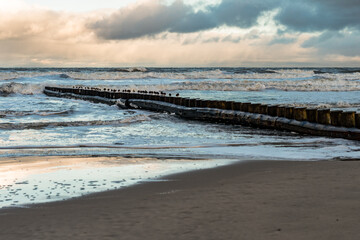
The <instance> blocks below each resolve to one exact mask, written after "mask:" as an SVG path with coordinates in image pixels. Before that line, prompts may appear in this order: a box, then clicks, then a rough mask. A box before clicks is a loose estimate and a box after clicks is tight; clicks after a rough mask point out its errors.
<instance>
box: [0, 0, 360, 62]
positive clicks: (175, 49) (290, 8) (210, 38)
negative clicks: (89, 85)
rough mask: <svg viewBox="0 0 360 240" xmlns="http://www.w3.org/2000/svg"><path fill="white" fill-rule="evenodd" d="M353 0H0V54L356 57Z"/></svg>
mask: <svg viewBox="0 0 360 240" xmlns="http://www.w3.org/2000/svg"><path fill="white" fill-rule="evenodd" d="M356 2H357V1H355V0H342V1H340V0H331V1H325V0H315V1H310V0H305V1H301V2H294V1H290V0H269V1H263V0H213V1H201V0H198V1H195V2H194V1H187V0H172V1H170V0H169V1H160V0H153V1H149V0H148V1H135V0H133V1H129V4H128V5H126V6H122V7H119V8H113V9H111V10H106V11H104V10H103V9H99V10H96V11H91V12H78V11H73V12H72V11H70V10H68V11H59V10H54V9H51V8H49V7H46V6H41V5H39V4H37V5H34V4H33V3H30V2H29V1H25V0H24V1H20V0H12V1H8V0H0V51H1V53H2V54H1V55H0V64H1V65H2V66H64V67H71V66H140V65H141V66H244V65H246V66H250V65H251V66H264V65H266V66H285V65H286V66H289V65H290V66H293V65H295V66H312V65H317V64H319V62H321V64H322V65H324V64H325V65H326V64H327V63H328V64H329V65H334V64H335V65H336V64H337V65H339V66H342V65H348V66H356V65H358V64H359V57H360V51H359V50H360V49H359V47H358V44H357V43H358V42H359V40H360V20H359V16H360V15H358V14H355V12H358V11H360V9H359V8H360V7H359V6H358V4H357V3H356ZM329 56H331V61H330V60H329V59H330V58H329Z"/></svg>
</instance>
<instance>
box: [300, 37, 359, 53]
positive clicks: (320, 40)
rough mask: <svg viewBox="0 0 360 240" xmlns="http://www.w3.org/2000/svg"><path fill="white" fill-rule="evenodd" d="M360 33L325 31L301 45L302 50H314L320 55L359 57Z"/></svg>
mask: <svg viewBox="0 0 360 240" xmlns="http://www.w3.org/2000/svg"><path fill="white" fill-rule="evenodd" d="M359 42H360V31H352V32H337V31H326V32H324V33H323V34H321V35H320V36H318V37H313V38H310V39H309V40H307V41H305V42H304V43H303V44H302V47H304V48H315V49H317V51H318V52H319V53H320V54H322V55H327V54H335V55H343V56H349V57H355V56H360V45H359Z"/></svg>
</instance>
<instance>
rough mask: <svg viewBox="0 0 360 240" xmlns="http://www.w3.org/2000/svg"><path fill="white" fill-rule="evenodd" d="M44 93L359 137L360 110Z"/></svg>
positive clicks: (90, 91) (108, 92)
mask: <svg viewBox="0 0 360 240" xmlns="http://www.w3.org/2000/svg"><path fill="white" fill-rule="evenodd" d="M44 92H45V94H48V95H51V96H58V97H71V98H81V99H84V100H90V101H97V102H103V103H107V104H118V105H121V106H122V107H129V108H141V109H145V110H151V111H163V112H169V113H175V114H176V115H178V116H180V117H183V118H190V119H196V120H203V121H215V122H226V123H231V124H242V125H250V126H255V127H265V128H273V129H278V130H288V131H295V132H299V133H305V134H310V135H321V136H329V137H340V138H347V139H354V140H360V113H357V112H355V111H341V110H330V109H316V108H304V107H292V106H284V105H266V104H259V103H249V102H234V101H218V100H202V99H194V98H183V97H179V96H178V95H175V96H171V95H170V94H166V93H163V92H154V91H152V92H148V91H137V92H134V91H130V90H121V91H119V90H113V89H98V88H89V87H72V88H59V87H45V90H44Z"/></svg>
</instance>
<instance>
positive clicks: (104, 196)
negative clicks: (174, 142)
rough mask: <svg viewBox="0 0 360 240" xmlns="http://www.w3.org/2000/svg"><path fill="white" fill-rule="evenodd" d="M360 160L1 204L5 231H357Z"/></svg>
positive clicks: (282, 164) (188, 235) (255, 234)
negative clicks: (28, 204)
mask: <svg viewBox="0 0 360 240" xmlns="http://www.w3.org/2000/svg"><path fill="white" fill-rule="evenodd" d="M359 170H360V162H358V161H316V162H312V161H311V162H310V161H304V162H301V161H247V162H240V163H234V164H231V165H227V166H220V167H216V168H211V169H204V170H197V171H190V172H185V173H180V174H174V175H170V176H167V177H164V178H162V180H167V181H162V180H159V181H154V182H145V183H141V184H137V185H133V186H130V187H126V188H123V189H119V190H112V191H107V192H102V193H95V194H91V195H87V196H84V197H80V198H75V199H70V200H66V201H61V202H51V203H45V204H36V205H32V206H31V207H30V208H6V209H1V210H0V237H1V238H4V239H65V238H69V239H226V238H227V239H357V238H358V237H359V236H360V231H358V228H357V223H358V222H359V221H360V216H359V215H358V212H359V210H360V204H359V203H358V199H360V177H359V176H358V172H359Z"/></svg>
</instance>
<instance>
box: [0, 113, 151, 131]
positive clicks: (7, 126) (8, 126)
mask: <svg viewBox="0 0 360 240" xmlns="http://www.w3.org/2000/svg"><path fill="white" fill-rule="evenodd" d="M150 120H151V118H150V117H149V116H147V115H135V116H132V117H129V118H125V119H116V120H94V121H71V122H29V123H0V129H4V130H19V129H42V128H48V127H81V126H105V125H121V124H132V123H138V122H143V121H150Z"/></svg>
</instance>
